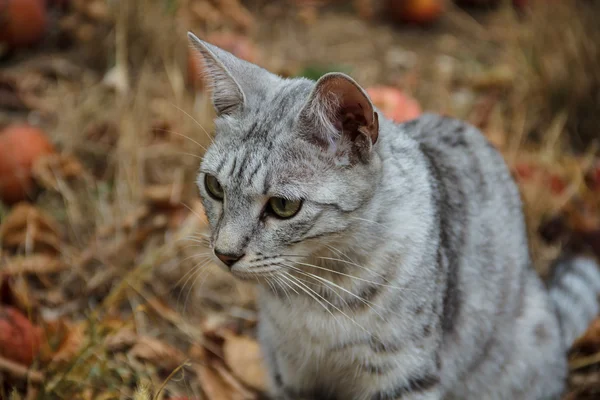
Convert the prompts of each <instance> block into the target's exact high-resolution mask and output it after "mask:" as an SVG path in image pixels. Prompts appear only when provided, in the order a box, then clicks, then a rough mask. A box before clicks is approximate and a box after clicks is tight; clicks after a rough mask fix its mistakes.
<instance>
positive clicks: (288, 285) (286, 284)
mask: <svg viewBox="0 0 600 400" xmlns="http://www.w3.org/2000/svg"><path fill="white" fill-rule="evenodd" d="M276 276H277V279H279V282H281V283H282V284H283V285H285V286H287V287H288V288H289V289H290V290H291V291H293V292H294V293H296V294H300V293H298V291H297V290H296V289H295V288H293V287H292V286H290V284H289V283H287V282H286V281H284V280H283V279H282V278H281V277H280V276H279V275H276ZM289 299H290V297H289V296H288V300H289Z"/></svg>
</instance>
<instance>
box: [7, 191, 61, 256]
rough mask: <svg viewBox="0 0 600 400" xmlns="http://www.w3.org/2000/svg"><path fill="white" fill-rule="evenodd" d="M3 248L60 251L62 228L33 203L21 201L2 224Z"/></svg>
mask: <svg viewBox="0 0 600 400" xmlns="http://www.w3.org/2000/svg"><path fill="white" fill-rule="evenodd" d="M0 242H1V243H2V247H3V248H20V247H22V248H25V249H26V250H28V251H35V250H52V251H53V252H59V251H60V247H61V246H60V244H61V242H60V229H59V228H58V224H57V223H56V221H55V220H54V219H53V218H51V217H50V216H48V215H46V214H45V213H43V212H42V211H40V210H38V209H37V208H36V207H34V206H33V205H31V204H28V203H19V204H17V205H16V206H15V207H13V208H12V210H11V212H10V214H9V215H8V216H7V217H6V219H5V220H4V222H2V225H0Z"/></svg>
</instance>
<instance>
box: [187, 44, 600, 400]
mask: <svg viewBox="0 0 600 400" xmlns="http://www.w3.org/2000/svg"><path fill="white" fill-rule="evenodd" d="M190 38H191V41H192V44H193V45H194V48H195V49H196V50H197V53H198V56H199V58H200V59H201V60H202V61H203V63H204V66H205V71H206V72H207V78H208V79H207V80H208V82H209V83H211V84H212V87H213V102H214V104H215V108H216V110H217V114H218V115H217V119H216V137H215V139H214V143H213V144H212V145H211V147H210V148H209V149H208V151H207V152H206V155H205V157H204V159H203V162H202V166H201V173H200V176H199V180H198V181H199V187H200V191H201V194H202V199H203V202H204V205H205V209H206V213H207V217H208V220H209V222H210V225H211V228H212V236H211V246H213V248H215V249H216V251H219V252H220V253H224V254H229V255H234V256H235V257H236V258H239V257H241V258H240V259H239V260H238V261H237V262H235V264H230V268H229V269H230V271H231V272H232V273H233V274H234V275H235V276H237V277H238V278H240V279H255V278H256V279H257V280H258V281H259V282H260V285H259V288H260V304H259V306H260V316H261V321H260V324H259V335H260V340H261V344H262V347H263V351H264V354H265V358H266V360H267V364H268V367H269V370H270V375H271V378H272V389H273V392H272V395H273V398H275V399H286V400H292V399H294V400H297V399H298V400H299V399H306V400H309V399H337V400H340V399H357V400H363V399H364V400H383V399H390V400H391V399H409V400H413V399H414V400H416V399H423V400H433V399H468V400H471V399H473V400H475V399H490V400H494V399H498V400H500V399H523V400H525V399H526V400H530V399H533V400H536V399H553V398H558V396H559V395H560V393H561V392H562V390H563V387H564V384H565V378H566V371H567V369H566V350H567V346H568V345H569V344H570V343H571V341H572V340H574V339H575V338H576V337H577V336H578V335H579V334H581V333H582V332H583V331H584V330H585V328H586V326H587V324H588V323H589V322H590V320H591V319H592V318H593V317H594V316H595V315H596V314H597V313H598V305H597V303H596V294H597V293H599V292H600V272H599V270H598V268H597V265H596V263H595V262H594V261H592V260H591V259H590V260H588V259H583V258H566V259H563V260H561V261H560V263H561V265H563V267H564V268H562V270H563V273H562V274H560V275H558V276H557V278H556V281H555V282H554V283H553V284H552V287H551V288H550V289H549V290H547V289H546V288H545V287H544V285H543V284H542V282H541V280H540V279H539V278H538V276H537V275H536V273H535V272H534V270H533V269H532V268H531V266H530V258H529V253H528V246H527V238H526V231H525V224H524V219H523V214H522V205H521V201H520V197H519V193H518V189H517V187H516V185H515V183H514V181H513V179H512V177H511V175H510V173H509V171H508V169H507V167H506V165H505V163H504V161H503V159H502V157H501V155H500V154H499V153H498V152H497V151H496V150H495V149H494V148H493V147H492V146H491V145H490V144H489V143H488V142H487V140H486V139H485V138H484V137H483V136H482V135H481V134H480V132H479V131H477V130H476V129H475V128H473V127H471V126H469V125H467V124H465V123H462V122H459V121H456V120H453V119H450V118H445V117H440V116H436V115H431V114H426V115H424V116H422V117H420V118H419V119H416V120H413V121H411V122H407V123H404V124H400V125H398V124H394V123H392V122H391V121H389V120H387V119H385V118H384V117H383V116H382V115H381V114H380V113H377V110H375V109H373V107H372V105H371V103H370V101H369V100H368V97H367V95H366V94H365V93H364V91H363V90H362V89H360V87H358V85H357V84H356V83H354V81H352V80H351V78H349V77H347V76H345V75H342V74H328V75H326V76H325V77H323V78H321V80H319V82H317V83H315V82H313V81H310V80H306V79H292V80H285V79H281V78H279V77H277V76H275V75H273V74H270V73H268V72H267V71H265V70H263V69H261V68H258V67H256V66H254V65H252V64H249V63H246V62H243V61H241V60H238V59H236V58H235V57H233V56H232V55H231V54H229V53H227V52H224V51H222V50H221V49H218V48H216V47H214V46H211V45H209V44H207V43H204V42H202V41H200V40H198V39H197V38H196V37H194V36H193V35H191V36H190ZM207 174H210V175H212V176H214V177H215V178H216V179H217V180H218V182H219V183H220V184H221V185H222V188H223V192H224V200H223V201H219V200H215V199H214V198H212V197H211V196H210V195H209V194H208V193H207V189H206V187H205V186H204V179H205V177H206V176H207ZM271 196H279V197H284V198H286V199H289V200H303V205H302V207H301V209H300V211H299V212H298V214H297V215H296V216H294V217H292V218H290V219H277V218H273V217H271V216H269V215H267V214H265V204H267V201H268V199H269V198H270V197H271ZM223 266H224V264H223ZM549 293H550V296H549V295H548V294H549ZM558 317H560V320H559V318H558Z"/></svg>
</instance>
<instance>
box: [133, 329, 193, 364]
mask: <svg viewBox="0 0 600 400" xmlns="http://www.w3.org/2000/svg"><path fill="white" fill-rule="evenodd" d="M129 355H130V356H132V357H135V358H138V359H141V360H144V361H147V362H149V363H151V364H153V365H156V366H158V367H160V368H162V369H165V370H174V369H175V368H177V367H179V366H180V365H181V364H183V363H184V362H185V360H186V357H185V355H184V354H183V353H182V352H181V351H179V350H178V349H176V348H174V347H172V346H170V345H168V344H166V343H164V342H162V341H160V340H158V339H155V338H152V337H149V336H142V337H140V338H138V341H137V343H136V344H135V345H134V346H133V348H132V349H131V350H130V351H129Z"/></svg>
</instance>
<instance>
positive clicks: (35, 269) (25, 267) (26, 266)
mask: <svg viewBox="0 0 600 400" xmlns="http://www.w3.org/2000/svg"><path fill="white" fill-rule="evenodd" d="M67 268H68V265H66V264H65V263H64V262H62V261H61V260H59V259H58V258H56V257H53V256H50V255H47V254H34V255H31V256H26V257H20V256H18V257H12V258H9V259H7V260H6V264H5V265H4V267H2V272H3V273H5V274H6V275H17V274H31V275H39V274H53V273H57V272H61V271H64V270H66V269H67Z"/></svg>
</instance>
